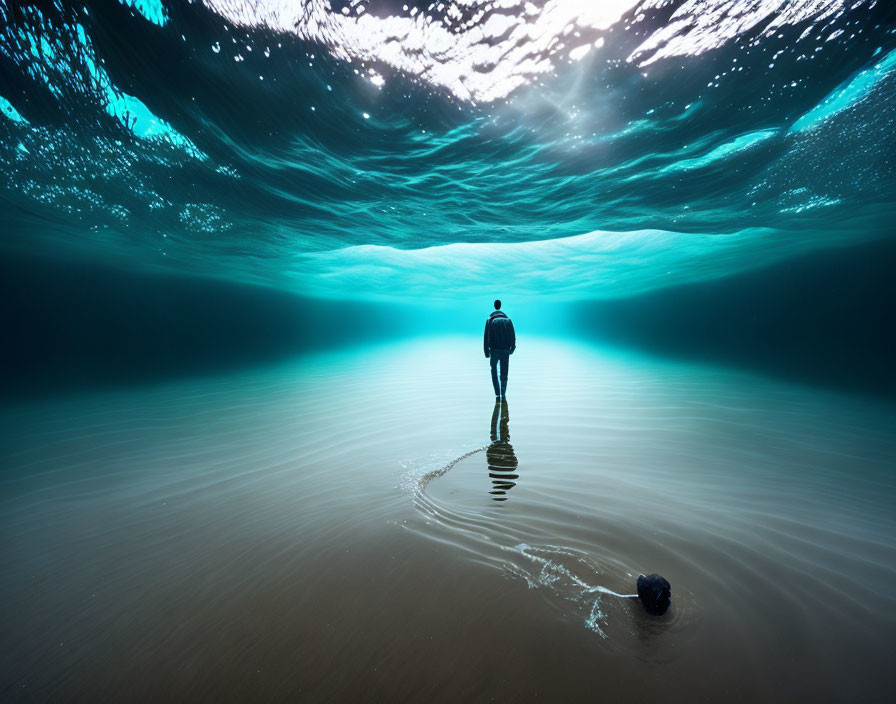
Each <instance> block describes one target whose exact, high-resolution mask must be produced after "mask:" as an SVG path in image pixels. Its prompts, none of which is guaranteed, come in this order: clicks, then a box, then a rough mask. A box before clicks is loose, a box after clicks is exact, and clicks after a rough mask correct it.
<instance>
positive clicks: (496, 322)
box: [482, 310, 516, 357]
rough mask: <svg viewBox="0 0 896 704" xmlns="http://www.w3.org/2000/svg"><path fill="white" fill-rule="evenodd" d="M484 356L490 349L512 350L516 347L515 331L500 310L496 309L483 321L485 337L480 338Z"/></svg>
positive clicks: (508, 319)
mask: <svg viewBox="0 0 896 704" xmlns="http://www.w3.org/2000/svg"><path fill="white" fill-rule="evenodd" d="M482 345H483V347H484V348H485V356H486V357H488V351H489V350H490V349H492V350H496V351H502V352H513V351H514V350H515V349H516V333H515V332H514V331H513V323H512V322H510V318H508V317H507V315H505V314H504V313H503V312H502V311H500V310H496V311H495V312H494V313H492V314H491V315H490V316H489V318H488V320H486V321H485V337H484V338H483V340H482Z"/></svg>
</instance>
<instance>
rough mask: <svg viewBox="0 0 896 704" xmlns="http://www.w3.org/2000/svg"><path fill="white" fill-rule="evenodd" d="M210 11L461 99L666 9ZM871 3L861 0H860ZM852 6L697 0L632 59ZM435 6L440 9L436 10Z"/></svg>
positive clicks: (507, 83)
mask: <svg viewBox="0 0 896 704" xmlns="http://www.w3.org/2000/svg"><path fill="white" fill-rule="evenodd" d="M204 2H205V4H206V6H207V7H209V8H210V9H212V10H214V11H215V12H217V13H218V14H219V15H221V16H223V17H225V18H226V19H228V20H229V21H231V22H233V23H234V24H237V25H241V26H249V27H251V26H265V27H268V28H271V29H274V30H277V31H282V32H288V33H294V34H297V35H298V36H300V37H303V38H305V39H310V40H313V41H320V42H323V43H324V44H326V45H327V47H328V48H329V50H330V52H331V53H332V54H333V55H334V56H336V57H337V58H339V59H343V60H346V61H351V60H360V61H362V62H366V61H376V62H382V63H385V64H388V65H390V66H392V67H393V68H395V69H398V70H400V71H403V72H406V73H409V74H411V75H413V76H417V77H419V78H421V79H423V80H425V81H427V82H428V83H431V84H433V85H437V86H441V87H444V88H448V89H449V90H450V91H451V92H452V93H453V94H454V95H456V96H457V97H459V98H461V99H464V100H470V101H474V102H491V101H494V100H500V99H502V98H506V97H507V96H508V95H510V93H511V92H512V91H513V90H514V89H516V88H518V87H520V86H522V85H526V84H529V83H532V82H533V81H535V80H536V79H537V78H538V77H539V76H542V75H544V74H547V73H551V72H552V71H554V70H555V68H556V67H557V65H559V64H560V63H564V62H568V61H578V60H581V59H583V58H584V57H585V56H586V55H587V54H588V53H590V51H591V50H592V48H599V47H600V46H602V44H603V36H601V34H602V33H603V32H606V31H607V30H609V29H610V28H612V27H614V25H617V24H619V23H620V22H621V21H622V20H623V19H624V18H626V17H630V18H631V20H630V22H627V23H626V24H625V26H624V29H625V30H628V29H630V28H632V27H634V26H638V25H639V23H641V22H643V21H644V20H645V18H646V15H645V13H646V12H649V11H653V10H656V9H658V8H659V7H661V6H662V5H663V4H664V3H661V2H657V1H656V0H644V1H643V2H638V0H603V1H601V2H597V1H595V0H547V2H542V3H541V4H540V7H539V6H537V5H536V4H535V3H533V2H530V1H529V0H501V1H500V2H486V1H483V0H464V1H462V2H454V3H439V4H438V5H437V6H430V10H428V11H427V12H418V9H417V8H408V6H407V5H405V6H404V9H403V10H401V11H399V13H398V14H394V15H386V16H378V15H376V14H373V13H375V12H381V11H382V10H381V9H380V8H378V7H374V8H373V10H372V12H369V11H368V8H367V4H366V3H363V2H353V3H352V5H351V7H350V8H349V7H343V8H341V10H340V11H334V10H332V9H331V7H330V3H329V2H326V0H309V1H307V2H305V3H301V4H298V3H293V2H289V0H262V1H260V2H246V1H244V2H242V3H237V2H233V1H232V0H204ZM857 4H861V3H857ZM845 5H846V2H844V0H831V1H829V2H815V3H788V2H784V1H779V2H765V3H755V4H754V3H732V2H730V0H699V2H698V1H697V0H689V1H688V2H685V3H683V4H682V5H681V6H680V7H679V8H678V9H677V10H676V11H675V12H674V13H673V15H672V17H671V18H670V20H669V22H668V23H667V24H666V25H664V26H662V27H660V28H659V29H657V30H656V31H653V32H650V31H648V33H647V36H646V38H645V39H644V40H643V41H642V42H641V43H640V44H639V45H638V46H637V47H636V48H635V49H634V51H633V52H632V53H631V54H630V55H629V57H628V59H627V60H628V61H630V62H634V63H637V64H638V65H640V66H644V65H647V64H650V63H653V62H655V61H657V60H659V59H662V58H667V57H672V56H685V55H698V54H703V53H705V52H707V51H710V50H712V49H717V48H719V47H721V46H723V45H724V44H725V43H726V42H728V41H730V40H732V39H734V38H736V37H738V36H741V35H743V34H745V33H748V32H752V31H754V30H755V28H756V27H758V26H760V25H761V24H762V23H766V22H767V23H768V24H767V26H765V27H764V29H763V30H762V31H763V34H765V35H766V36H770V35H772V34H774V33H775V32H777V31H779V30H780V29H781V28H783V27H785V26H788V25H796V24H798V23H801V22H805V21H814V22H818V21H820V20H822V19H825V18H829V17H831V16H832V15H834V14H836V13H838V12H842V11H843V9H844V6H845ZM433 8H435V9H433Z"/></svg>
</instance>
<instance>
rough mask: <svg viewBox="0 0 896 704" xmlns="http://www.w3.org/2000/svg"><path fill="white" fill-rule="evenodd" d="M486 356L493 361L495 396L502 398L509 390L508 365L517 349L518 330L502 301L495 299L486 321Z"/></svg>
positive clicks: (484, 340) (484, 342) (484, 343)
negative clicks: (493, 308) (499, 371)
mask: <svg viewBox="0 0 896 704" xmlns="http://www.w3.org/2000/svg"><path fill="white" fill-rule="evenodd" d="M482 344H483V348H484V350H485V356H486V358H487V359H489V360H490V362H491V368H492V386H494V387H495V398H496V399H502V398H504V394H505V392H506V391H507V365H508V363H509V360H510V355H512V354H513V351H514V350H515V349H516V332H515V331H514V329H513V323H512V322H511V320H510V318H508V317H507V314H506V313H504V312H503V311H502V310H501V301H497V300H496V301H495V310H494V312H493V313H492V314H491V315H490V316H489V317H488V320H486V321H485V337H484V338H483V342H482ZM499 364H500V365H501V379H500V384H499V383H498V365H499Z"/></svg>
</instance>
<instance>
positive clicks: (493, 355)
mask: <svg viewBox="0 0 896 704" xmlns="http://www.w3.org/2000/svg"><path fill="white" fill-rule="evenodd" d="M498 356H499V355H498V353H497V352H495V351H494V350H493V351H491V352H489V355H488V361H489V364H491V367H492V386H494V387H495V396H500V395H501V389H500V388H499V387H498V370H497V369H496V368H495V365H497V364H498ZM502 368H503V367H502Z"/></svg>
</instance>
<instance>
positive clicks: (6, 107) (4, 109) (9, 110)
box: [0, 95, 28, 125]
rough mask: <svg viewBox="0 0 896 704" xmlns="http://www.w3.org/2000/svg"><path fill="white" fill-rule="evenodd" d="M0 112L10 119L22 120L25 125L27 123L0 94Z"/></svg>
mask: <svg viewBox="0 0 896 704" xmlns="http://www.w3.org/2000/svg"><path fill="white" fill-rule="evenodd" d="M0 113H3V116H4V117H6V118H8V119H10V120H12V121H13V122H23V123H25V124H26V125H27V124H28V120H26V119H25V118H24V117H22V116H21V115H20V114H19V111H18V110H16V109H15V108H14V107H13V106H12V103H10V102H9V101H8V100H7V99H6V98H4V97H3V96H2V95H0Z"/></svg>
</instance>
